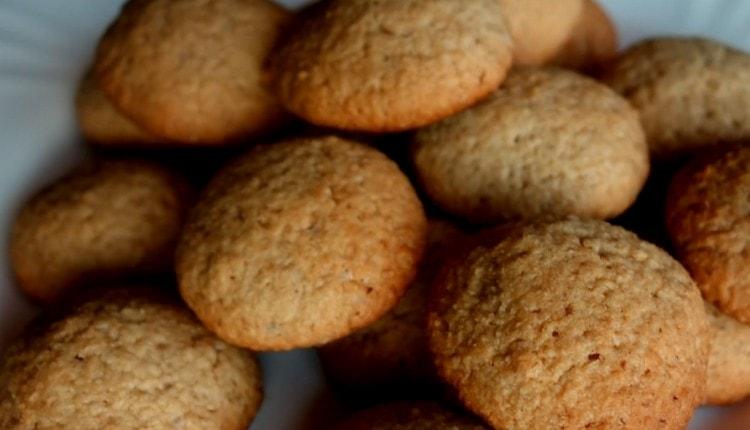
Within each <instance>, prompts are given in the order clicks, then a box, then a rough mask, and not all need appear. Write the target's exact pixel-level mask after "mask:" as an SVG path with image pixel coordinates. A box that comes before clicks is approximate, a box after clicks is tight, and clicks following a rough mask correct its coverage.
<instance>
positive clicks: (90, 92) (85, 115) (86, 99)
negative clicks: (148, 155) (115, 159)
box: [75, 73, 167, 147]
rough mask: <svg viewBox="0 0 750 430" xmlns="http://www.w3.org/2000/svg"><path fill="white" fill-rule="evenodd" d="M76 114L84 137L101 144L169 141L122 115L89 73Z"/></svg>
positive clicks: (144, 144)
mask: <svg viewBox="0 0 750 430" xmlns="http://www.w3.org/2000/svg"><path fill="white" fill-rule="evenodd" d="M75 105H76V116H77V119H78V125H79V127H80V128H81V133H82V134H83V137H84V138H85V139H86V140H87V141H88V142H90V143H93V144H95V145H101V146H139V147H140V146H152V145H163V144H167V141H165V140H164V139H161V138H158V137H156V136H153V135H151V134H149V133H147V132H146V131H144V130H143V129H141V128H140V127H139V126H138V125H136V124H135V123H134V122H133V121H131V120H130V119H128V118H126V117H125V116H123V115H122V114H121V113H120V112H119V111H118V110H117V109H116V108H115V107H114V106H112V103H111V102H110V101H109V99H107V97H106V96H105V95H104V94H103V93H102V92H101V90H100V89H99V86H98V84H97V83H96V80H95V79H94V77H93V76H92V75H91V73H87V74H86V75H85V76H84V77H83V79H82V80H81V83H80V84H79V86H78V92H77V93H76V99H75Z"/></svg>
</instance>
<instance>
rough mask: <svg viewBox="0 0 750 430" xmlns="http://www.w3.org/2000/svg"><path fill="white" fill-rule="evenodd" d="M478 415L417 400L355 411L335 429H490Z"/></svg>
mask: <svg viewBox="0 0 750 430" xmlns="http://www.w3.org/2000/svg"><path fill="white" fill-rule="evenodd" d="M487 428H488V427H486V426H485V425H484V424H482V423H481V422H480V421H479V420H477V419H476V418H473V417H470V416H467V415H465V414H463V413H459V412H456V411H453V410H451V409H448V408H446V407H443V406H441V405H439V404H437V403H432V402H424V401H415V402H403V403H391V404H385V405H381V406H376V407H373V408H370V409H366V410H364V411H361V412H358V413H356V414H354V415H353V416H352V417H350V418H349V419H347V420H345V421H343V422H341V423H339V424H338V425H336V426H334V429H335V430H486V429H487Z"/></svg>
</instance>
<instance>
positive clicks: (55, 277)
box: [10, 159, 191, 303]
mask: <svg viewBox="0 0 750 430" xmlns="http://www.w3.org/2000/svg"><path fill="white" fill-rule="evenodd" d="M190 194H191V193H190V192H189V187H188V185H187V183H186V181H185V179H184V178H182V177H181V176H179V175H177V174H176V173H174V172H172V171H170V170H168V169H167V168H165V167H163V166H161V165H158V164H154V163H150V162H146V161H142V160H129V159H121V160H114V159H112V160H95V161H89V162H86V163H84V164H83V165H82V166H80V167H78V168H77V169H74V170H73V171H72V172H71V173H69V174H68V175H67V176H65V177H64V178H62V179H60V180H58V181H56V182H54V183H52V184H51V185H49V186H47V187H46V188H44V189H42V190H41V191H39V192H38V193H37V194H36V195H34V196H33V197H32V198H31V199H30V200H28V201H27V202H26V203H25V204H24V206H23V208H22V209H21V211H20V213H19V214H18V216H17V217H16V220H15V223H14V225H13V229H12V232H11V240H10V258H11V263H12V267H13V271H14V272H15V275H16V279H17V281H18V284H19V286H20V287H21V289H22V290H23V291H24V292H25V293H26V294H28V295H29V296H30V297H31V298H33V299H34V300H37V301H40V302H43V303H51V302H54V301H55V300H57V298H58V297H59V296H60V295H61V294H64V293H65V292H67V291H68V290H70V289H71V288H73V287H78V286H82V285H83V284H86V283H89V282H92V281H96V280H101V279H111V278H117V277H120V276H124V275H130V274H143V273H154V272H167V271H171V270H172V256H173V253H174V247H175V243H176V242H177V237H178V235H179V232H180V229H181V227H182V223H183V219H184V218H185V214H186V212H187V209H188V205H189V204H190V200H191V196H190Z"/></svg>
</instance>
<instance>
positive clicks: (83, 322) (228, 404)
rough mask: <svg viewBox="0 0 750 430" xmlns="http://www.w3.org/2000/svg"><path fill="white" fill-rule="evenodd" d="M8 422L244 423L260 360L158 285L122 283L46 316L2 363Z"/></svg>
mask: <svg viewBox="0 0 750 430" xmlns="http://www.w3.org/2000/svg"><path fill="white" fill-rule="evenodd" d="M0 363H2V364H0V427H2V428H3V429H6V430H21V429H32V428H34V429H53V428H55V429H62V428H69V429H73V428H75V429H83V430H87V429H91V430H93V429H103V428H108V429H114V428H118V429H145V428H148V429H164V430H166V429H174V428H184V429H188V428H204V429H209V428H214V429H219V428H220V429H226V430H244V429H246V428H247V426H248V424H249V423H250V421H251V420H252V418H253V416H254V415H255V413H256V411H257V410H258V407H259V406H260V402H261V398H262V392H261V376H260V370H259V368H258V364H257V362H256V360H255V358H254V357H253V356H252V355H251V354H250V353H249V352H247V351H243V350H240V349H238V348H234V347H232V346H230V345H227V344H226V343H224V342H222V341H221V340H219V339H218V338H216V337H214V336H213V335H212V334H211V333H209V332H208V331H207V330H206V329H205V328H203V326H201V325H200V323H199V322H198V321H197V320H196V319H195V318H194V317H193V315H192V314H191V313H190V312H189V311H188V310H187V309H185V308H184V307H183V306H181V305H180V304H178V301H177V300H176V298H174V297H169V296H166V295H160V293H157V292H155V288H153V287H151V288H148V287H142V288H130V289H121V288H118V289H114V290H108V291H106V292H102V291H101V290H100V291H99V292H98V293H97V294H95V295H91V296H89V297H87V298H86V299H83V300H81V301H80V302H79V303H77V304H76V305H75V306H74V307H73V308H72V309H69V310H67V311H65V312H64V313H63V314H60V315H56V316H53V317H48V318H46V319H43V320H40V321H38V322H37V324H36V325H35V326H33V327H32V328H31V329H30V330H29V332H28V333H27V334H26V335H25V336H24V337H22V338H20V339H19V340H18V341H17V342H16V343H15V344H14V345H13V346H11V347H10V348H9V349H8V350H7V351H6V352H5V355H4V357H3V358H2V361H0Z"/></svg>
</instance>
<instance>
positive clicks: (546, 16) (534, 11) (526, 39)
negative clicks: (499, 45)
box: [488, 0, 583, 66]
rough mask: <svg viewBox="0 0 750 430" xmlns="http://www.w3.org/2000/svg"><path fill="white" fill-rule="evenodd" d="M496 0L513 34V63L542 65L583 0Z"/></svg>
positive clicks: (567, 30)
mask: <svg viewBox="0 0 750 430" xmlns="http://www.w3.org/2000/svg"><path fill="white" fill-rule="evenodd" d="M496 1H498V2H499V3H500V5H501V7H502V13H503V16H505V21H506V23H507V24H508V28H509V29H510V33H511V35H512V36H513V42H514V45H515V47H514V52H513V63H514V64H515V65H520V66H535V65H541V64H544V63H546V62H548V61H549V60H550V59H552V58H553V57H554V56H555V54H556V53H557V52H558V51H559V50H560V48H561V47H562V46H563V44H564V43H565V41H566V40H568V37H569V36H570V34H571V32H572V31H573V27H574V26H575V24H576V23H577V22H578V20H579V17H580V16H581V13H582V10H583V1H582V0H555V1H549V0H496ZM488 13H489V12H488Z"/></svg>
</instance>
